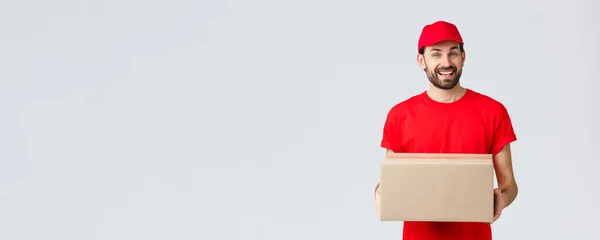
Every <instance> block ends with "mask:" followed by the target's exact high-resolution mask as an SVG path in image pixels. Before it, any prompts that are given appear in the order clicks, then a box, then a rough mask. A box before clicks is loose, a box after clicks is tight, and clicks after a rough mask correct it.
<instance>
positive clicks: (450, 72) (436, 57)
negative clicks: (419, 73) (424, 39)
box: [417, 41, 465, 90]
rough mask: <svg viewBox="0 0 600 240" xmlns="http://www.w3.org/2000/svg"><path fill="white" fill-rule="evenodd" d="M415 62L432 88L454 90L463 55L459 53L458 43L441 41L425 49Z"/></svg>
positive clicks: (458, 78) (463, 58)
mask: <svg viewBox="0 0 600 240" xmlns="http://www.w3.org/2000/svg"><path fill="white" fill-rule="evenodd" d="M417 61H418V62H419V65H421V69H423V70H425V72H426V73H427V78H429V81H430V82H431V83H432V84H433V85H434V86H436V87H437V88H440V89H445V90H447V89H452V88H454V87H455V86H456V85H457V84H458V82H459V80H460V76H461V74H462V67H463V64H464V61H465V53H464V52H461V51H460V44H459V43H457V42H453V41H443V42H440V43H438V44H436V45H433V46H428V47H425V52H424V53H423V55H421V54H419V55H418V56H417Z"/></svg>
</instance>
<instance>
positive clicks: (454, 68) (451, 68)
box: [435, 67, 456, 71]
mask: <svg viewBox="0 0 600 240" xmlns="http://www.w3.org/2000/svg"><path fill="white" fill-rule="evenodd" d="M435 70H436V71H444V70H449V71H456V67H440V68H436V69H435Z"/></svg>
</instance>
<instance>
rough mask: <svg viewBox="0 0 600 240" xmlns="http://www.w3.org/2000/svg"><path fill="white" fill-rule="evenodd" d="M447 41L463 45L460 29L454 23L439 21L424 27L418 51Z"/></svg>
mask: <svg viewBox="0 0 600 240" xmlns="http://www.w3.org/2000/svg"><path fill="white" fill-rule="evenodd" d="M445 40H452V41H455V42H458V43H463V40H462V37H461V36H460V33H459V32H458V28H456V26H455V25H454V24H452V23H449V22H445V21H437V22H435V23H432V24H429V25H426V26H425V27H423V31H422V32H421V36H420V37H419V47H418V49H417V51H419V50H421V48H422V47H425V46H431V45H434V44H436V43H439V42H441V41H445Z"/></svg>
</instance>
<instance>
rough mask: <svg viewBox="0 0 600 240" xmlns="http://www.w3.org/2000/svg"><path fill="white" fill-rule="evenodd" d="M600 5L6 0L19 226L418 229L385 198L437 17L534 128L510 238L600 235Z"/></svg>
mask: <svg viewBox="0 0 600 240" xmlns="http://www.w3.org/2000/svg"><path fill="white" fill-rule="evenodd" d="M598 10H599V5H598V2H597V1H596V2H593V1H591V0H589V1H583V0H579V1H570V2H569V3H567V1H539V0H538V1H533V0H526V1H503V2H486V1H426V2H422V3H416V2H405V3H401V2H400V1H368V2H367V1H293V2H292V1H258V0H256V1H179V0H171V1H134V0H127V1H123V0H120V1H116V0H113V1H75V0H71V1H67V0H60V1H40V0H38V1H1V2H0V34H1V36H2V37H1V38H0V43H1V44H0V61H1V71H0V74H1V75H0V81H1V84H2V85H1V89H0V107H1V110H2V111H1V116H0V239H11V240H17V239H61V240H67V239H73V240H75V239H77V240H80V239H110V240H115V239H273V240H274V239H290V240H292V239H400V234H401V229H402V227H401V223H399V222H379V221H378V219H377V216H376V213H375V210H374V204H373V188H374V186H375V184H376V182H377V181H378V177H379V174H378V169H379V165H378V164H379V162H380V160H381V159H382V157H383V154H384V151H383V149H381V148H379V143H380V140H381V130H382V127H383V123H384V120H385V116H386V114H387V111H388V110H389V108H390V107H391V106H393V105H394V104H396V103H397V102H399V101H401V100H403V99H405V98H407V97H410V96H412V95H414V94H418V93H420V92H421V91H423V90H425V89H426V88H427V87H428V82H427V80H426V76H425V74H424V73H423V72H422V71H420V70H419V67H418V65H417V63H416V46H417V39H418V36H419V33H420V31H421V28H422V27H423V25H425V24H428V23H431V22H434V21H437V20H447V21H451V22H453V23H455V24H456V25H457V26H458V27H459V29H460V31H461V32H462V34H463V38H464V40H465V41H466V45H465V47H466V50H467V60H466V65H465V70H464V74H463V78H462V83H463V85H464V86H466V87H469V88H472V89H474V90H476V91H479V92H482V93H484V94H488V95H490V96H492V97H494V98H496V99H497V100H500V101H501V102H503V103H504V104H505V106H506V107H507V108H508V109H509V113H510V114H511V117H512V119H513V123H514V127H515V130H516V132H517V136H518V138H519V140H518V141H517V142H516V143H515V144H514V145H513V156H514V168H515V173H516V177H517V180H518V183H519V184H520V194H519V196H518V198H517V200H516V201H515V202H514V204H513V205H512V206H510V207H509V208H508V209H506V211H505V212H504V213H503V215H502V218H501V219H500V220H499V221H498V222H497V223H495V224H494V226H493V228H494V236H495V239H557V240H558V239H597V226H598V224H599V223H600V221H599V220H598V219H597V218H598V212H600V207H599V206H598V189H599V188H598V183H599V181H600V178H599V177H598V176H597V174H596V171H597V167H598V166H600V165H599V164H598V162H597V161H598V158H597V157H596V155H595V152H593V150H597V149H598V148H599V147H600V142H599V141H598V137H597V136H598V134H600V132H599V130H598V129H599V128H598V127H597V123H598V122H599V119H598V115H599V113H600V111H599V109H600V107H599V106H598V102H599V99H598V97H597V95H596V96H593V93H594V92H595V90H596V89H597V88H598V87H600V85H599V84H598V83H597V81H598V79H599V74H598V68H597V66H598V64H600V61H599V57H598V56H599V54H600V51H599V50H600V49H599V47H598V43H599V42H600V37H599V32H600V27H599V25H598V22H600V19H599V18H598V17H597V16H593V13H595V12H597V11H598ZM594 123H596V124H594Z"/></svg>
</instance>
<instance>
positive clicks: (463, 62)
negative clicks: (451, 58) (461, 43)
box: [461, 51, 467, 67]
mask: <svg viewBox="0 0 600 240" xmlns="http://www.w3.org/2000/svg"><path fill="white" fill-rule="evenodd" d="M461 55H462V61H461V65H462V66H463V67H464V66H465V59H467V54H466V53H465V52H464V51H463V52H462V54H461Z"/></svg>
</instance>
